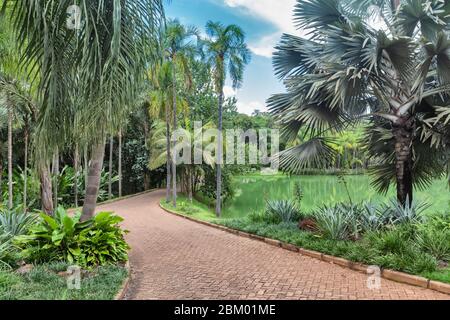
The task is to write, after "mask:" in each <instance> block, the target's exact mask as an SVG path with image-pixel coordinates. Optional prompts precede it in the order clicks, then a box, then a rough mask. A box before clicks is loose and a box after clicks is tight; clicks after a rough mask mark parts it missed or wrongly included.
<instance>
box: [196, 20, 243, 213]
mask: <svg viewBox="0 0 450 320" xmlns="http://www.w3.org/2000/svg"><path fill="white" fill-rule="evenodd" d="M206 34H207V36H208V39H206V40H204V53H205V56H206V61H207V63H208V64H209V65H210V66H211V67H212V73H213V81H214V86H215V90H216V92H217V95H218V97H219V105H218V141H217V155H216V156H217V159H218V161H217V164H216V179H217V180H216V181H217V200H216V214H217V216H218V217H220V216H221V213H222V197H221V194H222V190H221V189H222V167H221V166H222V157H223V144H222V129H223V102H224V93H223V88H224V85H225V79H226V76H227V73H228V74H229V76H230V78H231V81H232V84H233V88H238V87H240V86H241V84H242V80H243V76H244V68H245V66H246V65H247V64H248V63H249V62H250V50H249V49H248V47H247V45H246V44H245V33H244V31H243V30H242V29H241V28H240V27H239V26H236V25H228V26H224V25H222V24H221V23H219V22H212V21H209V22H208V23H207V24H206Z"/></svg>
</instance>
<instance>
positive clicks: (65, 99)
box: [7, 0, 164, 219]
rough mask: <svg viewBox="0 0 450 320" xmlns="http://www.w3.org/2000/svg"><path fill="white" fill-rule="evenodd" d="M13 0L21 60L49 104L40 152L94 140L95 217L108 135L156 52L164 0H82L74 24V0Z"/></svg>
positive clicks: (90, 190) (91, 189)
mask: <svg viewBox="0 0 450 320" xmlns="http://www.w3.org/2000/svg"><path fill="white" fill-rule="evenodd" d="M7 3H11V4H12V6H13V10H12V11H11V12H12V14H13V20H14V24H13V25H14V26H15V27H16V28H17V29H18V30H20V32H19V33H18V35H19V39H18V40H19V41H18V42H19V43H20V44H21V45H22V49H23V50H24V53H25V54H24V59H23V61H22V63H23V64H24V65H26V66H31V65H34V64H36V66H37V67H38V68H39V71H40V77H39V79H38V80H39V94H40V96H41V99H40V101H41V104H42V109H41V113H40V117H39V123H38V127H37V130H36V137H35V145H36V152H37V154H36V159H39V160H40V161H41V162H44V163H45V162H47V161H48V160H49V159H50V158H51V150H54V149H55V148H56V147H57V146H60V147H61V148H63V147H64V146H65V145H66V144H67V142H68V141H67V139H69V138H71V137H77V138H78V139H80V140H82V141H83V143H85V144H86V145H89V146H90V149H91V161H90V167H89V173H88V179H87V180H88V181H87V190H86V193H85V194H86V196H85V202H84V206H83V219H88V218H90V217H92V216H93V214H94V211H95V207H96V203H97V195H98V190H99V182H100V173H101V170H102V167H103V158H104V153H105V139H106V135H107V133H108V132H109V131H111V130H110V129H111V127H114V126H117V124H118V123H120V121H121V119H123V118H124V117H123V111H124V109H125V106H127V104H128V103H129V101H133V100H134V98H135V96H136V94H137V92H136V91H137V88H138V87H139V84H140V82H141V81H142V80H143V75H144V70H145V68H146V67H147V66H148V64H149V62H150V61H152V60H154V59H155V56H157V53H156V52H155V50H153V49H152V48H154V47H155V41H156V36H157V34H158V33H159V30H160V29H161V28H160V26H161V23H162V18H163V17H164V12H163V7H162V3H161V1H160V0H135V1H128V0H118V1H106V0H99V1H90V0H80V1H78V2H77V3H78V5H79V8H80V13H81V15H80V18H81V23H79V24H77V25H74V26H73V28H67V12H68V9H69V7H70V6H72V5H73V1H72V0H44V1H41V0H39V1H37V0H31V3H28V2H27V3H25V2H23V1H8V2H7ZM56 53H57V54H56ZM74 83H77V84H78V86H79V87H80V88H81V90H79V93H80V95H79V96H77V99H78V102H79V103H77V104H76V105H77V108H76V112H75V113H74V112H73V110H71V107H72V106H73V104H72V103H71V101H70V98H71V97H70V96H69V95H67V94H66V93H67V91H68V90H69V88H73V87H74ZM74 114H75V119H76V123H77V124H78V125H77V126H75V127H74V126H73V123H74ZM105 120H106V121H105ZM74 131H75V133H74Z"/></svg>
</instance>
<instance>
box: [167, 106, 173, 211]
mask: <svg viewBox="0 0 450 320" xmlns="http://www.w3.org/2000/svg"><path fill="white" fill-rule="evenodd" d="M166 149H167V164H166V169H167V178H166V202H167V203H169V202H170V173H171V169H170V168H171V164H172V162H171V156H170V154H171V152H170V117H169V110H166Z"/></svg>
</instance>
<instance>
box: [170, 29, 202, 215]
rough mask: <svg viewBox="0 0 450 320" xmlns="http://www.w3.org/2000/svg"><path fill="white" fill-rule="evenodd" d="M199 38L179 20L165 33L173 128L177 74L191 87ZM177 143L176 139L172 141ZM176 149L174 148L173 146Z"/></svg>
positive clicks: (174, 166) (174, 169) (174, 183)
mask: <svg viewBox="0 0 450 320" xmlns="http://www.w3.org/2000/svg"><path fill="white" fill-rule="evenodd" d="M195 37H197V38H198V31H197V29H196V28H195V27H185V26H184V25H182V24H180V22H179V21H178V20H172V21H169V23H168V24H167V26H166V30H165V33H164V35H163V46H164V48H165V51H166V54H167V56H168V58H169V60H170V62H171V67H172V99H173V101H172V105H173V111H172V114H173V130H177V129H178V123H177V114H178V112H177V74H178V73H180V74H182V75H183V76H184V78H185V83H186V84H187V87H188V88H189V87H190V83H191V82H192V80H191V73H190V70H189V58H190V57H192V56H194V55H195V52H196V49H197V46H196V44H195V43H194V42H193V40H194V38H195ZM172 143H173V144H174V145H175V143H176V141H172ZM172 150H173V151H174V148H173V147H172ZM176 156H177V155H176V154H175V152H173V159H172V202H173V206H174V207H176V206H177V161H176Z"/></svg>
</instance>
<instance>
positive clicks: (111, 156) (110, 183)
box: [108, 135, 114, 200]
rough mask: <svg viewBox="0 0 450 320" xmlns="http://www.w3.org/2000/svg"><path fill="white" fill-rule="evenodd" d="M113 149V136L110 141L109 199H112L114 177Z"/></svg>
mask: <svg viewBox="0 0 450 320" xmlns="http://www.w3.org/2000/svg"><path fill="white" fill-rule="evenodd" d="M113 147H114V137H113V136H112V135H111V138H110V139H109V180H108V199H109V200H111V199H112V176H113V170H112V167H113Z"/></svg>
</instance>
